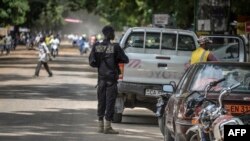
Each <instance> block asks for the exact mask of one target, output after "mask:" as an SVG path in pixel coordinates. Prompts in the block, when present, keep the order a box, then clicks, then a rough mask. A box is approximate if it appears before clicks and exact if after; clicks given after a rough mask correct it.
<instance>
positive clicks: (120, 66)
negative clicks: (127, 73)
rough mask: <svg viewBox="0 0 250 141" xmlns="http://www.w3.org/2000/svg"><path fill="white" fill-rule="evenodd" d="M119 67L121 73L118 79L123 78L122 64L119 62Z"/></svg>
mask: <svg viewBox="0 0 250 141" xmlns="http://www.w3.org/2000/svg"><path fill="white" fill-rule="evenodd" d="M119 68H120V71H121V74H120V75H119V79H120V80H122V79H123V74H124V64H119Z"/></svg>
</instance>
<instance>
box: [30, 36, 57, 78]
mask: <svg viewBox="0 0 250 141" xmlns="http://www.w3.org/2000/svg"><path fill="white" fill-rule="evenodd" d="M38 51H39V60H38V63H37V66H36V71H35V75H34V77H38V76H39V72H40V69H41V66H42V65H43V66H44V68H45V69H46V71H47V72H48V74H49V77H52V75H53V74H52V72H51V70H50V68H49V65H48V61H49V60H50V58H51V57H50V52H49V49H48V47H47V46H46V43H45V38H44V37H41V38H40V41H39V45H38Z"/></svg>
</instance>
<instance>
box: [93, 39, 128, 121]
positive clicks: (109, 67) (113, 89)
mask: <svg viewBox="0 0 250 141" xmlns="http://www.w3.org/2000/svg"><path fill="white" fill-rule="evenodd" d="M128 62H129V59H128V57H127V56H126V55H125V53H124V51H123V50H122V49H121V47H120V46H119V44H111V43H110V41H108V40H104V41H103V42H101V43H96V44H95V45H94V46H93V48H92V51H91V53H90V56H89V64H90V66H92V67H97V68H98V90H97V95H98V110H97V112H98V113H97V114H98V117H99V119H100V118H103V117H105V119H106V120H108V121H111V120H112V118H113V114H114V106H115V100H116V97H117V93H118V91H117V80H118V77H119V73H120V70H119V66H118V64H119V63H128Z"/></svg>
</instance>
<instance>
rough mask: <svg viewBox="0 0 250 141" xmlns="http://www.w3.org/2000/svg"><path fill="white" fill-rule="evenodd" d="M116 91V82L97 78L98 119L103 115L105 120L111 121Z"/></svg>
mask: <svg viewBox="0 0 250 141" xmlns="http://www.w3.org/2000/svg"><path fill="white" fill-rule="evenodd" d="M117 93H118V91H117V82H111V81H105V80H99V82H98V89H97V98H98V109H97V114H98V117H99V120H100V119H103V117H105V119H106V120H107V121H112V119H113V115H114V111H115V100H116V97H117Z"/></svg>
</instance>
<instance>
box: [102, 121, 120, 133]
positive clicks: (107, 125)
mask: <svg viewBox="0 0 250 141" xmlns="http://www.w3.org/2000/svg"><path fill="white" fill-rule="evenodd" d="M104 134H119V132H118V131H115V130H114V129H113V128H112V127H111V121H105V126H104Z"/></svg>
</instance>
